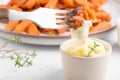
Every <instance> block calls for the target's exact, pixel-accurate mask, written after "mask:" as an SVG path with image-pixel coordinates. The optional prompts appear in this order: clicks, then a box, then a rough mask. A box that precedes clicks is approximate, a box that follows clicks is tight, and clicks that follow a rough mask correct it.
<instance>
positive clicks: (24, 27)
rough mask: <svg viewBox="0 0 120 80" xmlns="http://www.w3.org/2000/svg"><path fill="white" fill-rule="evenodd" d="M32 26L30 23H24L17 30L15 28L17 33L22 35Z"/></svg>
mask: <svg viewBox="0 0 120 80" xmlns="http://www.w3.org/2000/svg"><path fill="white" fill-rule="evenodd" d="M30 24H31V22H30V21H22V22H21V23H19V24H18V25H17V26H16V28H15V32H16V33H22V32H23V31H25V29H26V28H27V27H29V26H30Z"/></svg>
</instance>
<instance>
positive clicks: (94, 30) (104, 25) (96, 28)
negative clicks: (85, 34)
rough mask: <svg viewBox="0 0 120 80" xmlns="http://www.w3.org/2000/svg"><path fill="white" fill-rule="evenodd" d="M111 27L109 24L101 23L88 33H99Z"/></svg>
mask: <svg viewBox="0 0 120 80" xmlns="http://www.w3.org/2000/svg"><path fill="white" fill-rule="evenodd" d="M110 27H111V25H110V23H109V22H101V23H99V24H98V25H96V26H93V27H91V28H90V32H96V31H101V30H105V29H108V28H110Z"/></svg>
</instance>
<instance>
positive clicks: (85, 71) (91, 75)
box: [60, 38, 112, 80]
mask: <svg viewBox="0 0 120 80" xmlns="http://www.w3.org/2000/svg"><path fill="white" fill-rule="evenodd" d="M92 39H95V38H92ZM95 40H97V41H100V42H101V43H102V44H104V45H105V47H107V48H108V52H107V53H105V54H102V55H100V56H95V57H88V58H83V57H73V56H71V55H69V54H67V53H66V52H65V51H64V48H65V47H67V45H69V43H70V42H71V41H72V39H70V40H67V41H65V42H63V43H62V44H61V46H60V50H61V57H62V64H63V69H64V71H65V73H66V75H67V77H68V78H69V79H70V80H103V79H104V77H105V74H106V72H107V69H108V63H109V58H110V54H111V52H112V47H111V45H110V44H109V43H107V42H105V41H103V40H100V39H95Z"/></svg>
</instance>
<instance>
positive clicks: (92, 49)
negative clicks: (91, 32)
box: [87, 41, 100, 57]
mask: <svg viewBox="0 0 120 80" xmlns="http://www.w3.org/2000/svg"><path fill="white" fill-rule="evenodd" d="M98 46H100V45H99V44H97V43H96V42H95V41H94V44H93V46H92V47H91V46H88V48H89V49H90V52H89V53H88V55H87V57H89V56H90V54H91V53H92V52H95V49H96V48H97V47H98ZM95 53H96V52H95Z"/></svg>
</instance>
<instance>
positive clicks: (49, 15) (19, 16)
mask: <svg viewBox="0 0 120 80" xmlns="http://www.w3.org/2000/svg"><path fill="white" fill-rule="evenodd" d="M71 12H72V11H71V10H55V9H48V8H38V9H36V10H34V11H31V12H20V11H16V10H9V9H7V8H1V9H0V21H1V22H5V21H15V20H30V21H33V22H34V23H36V24H37V25H38V26H40V27H41V28H52V29H65V28H69V27H70V26H69V25H68V24H66V25H63V24H61V23H68V22H69V21H68V18H69V17H70V16H69V14H70V13H71ZM58 14H61V15H58ZM64 14H68V16H64ZM65 18H66V20H64V19H65Z"/></svg>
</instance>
